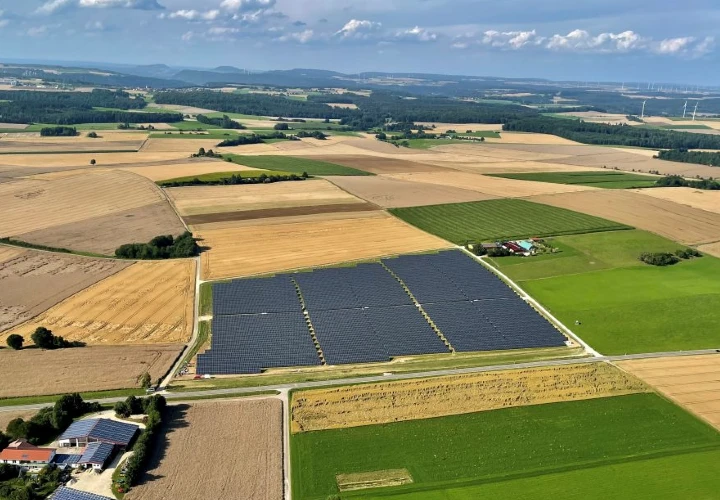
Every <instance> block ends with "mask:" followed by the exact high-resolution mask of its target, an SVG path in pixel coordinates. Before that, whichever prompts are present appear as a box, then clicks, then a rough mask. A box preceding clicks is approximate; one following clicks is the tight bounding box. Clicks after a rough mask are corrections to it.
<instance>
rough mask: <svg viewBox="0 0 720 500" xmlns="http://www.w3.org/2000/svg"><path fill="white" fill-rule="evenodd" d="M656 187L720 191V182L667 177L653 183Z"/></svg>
mask: <svg viewBox="0 0 720 500" xmlns="http://www.w3.org/2000/svg"><path fill="white" fill-rule="evenodd" d="M655 185H656V186H657V187H689V188H693V189H705V190H708V191H718V190H720V182H718V181H714V180H712V179H698V180H695V179H692V180H691V179H686V178H684V177H683V176H681V175H667V176H665V177H663V178H662V179H658V180H657V181H656V182H655Z"/></svg>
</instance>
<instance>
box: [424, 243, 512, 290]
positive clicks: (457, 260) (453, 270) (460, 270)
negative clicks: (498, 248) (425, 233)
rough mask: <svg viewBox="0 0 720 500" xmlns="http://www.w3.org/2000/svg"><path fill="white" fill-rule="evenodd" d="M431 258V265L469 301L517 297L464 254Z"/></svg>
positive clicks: (505, 285)
mask: <svg viewBox="0 0 720 500" xmlns="http://www.w3.org/2000/svg"><path fill="white" fill-rule="evenodd" d="M431 257H432V259H430V261H429V262H430V263H431V265H432V266H433V267H435V268H436V269H437V270H438V271H440V272H442V273H443V274H444V275H445V276H446V277H447V278H448V279H450V280H451V281H452V282H453V283H454V284H455V286H456V287H457V288H458V289H460V290H461V291H462V293H463V295H464V296H465V297H467V298H468V299H469V300H478V299H503V298H510V297H516V296H517V294H516V293H515V292H514V291H513V289H512V288H510V287H509V286H508V285H507V284H506V283H504V282H503V281H502V280H501V279H500V278H498V277H497V276H496V275H495V274H493V273H492V272H491V271H490V270H488V269H486V268H485V267H484V266H483V265H482V264H480V263H479V262H476V261H475V260H474V259H473V258H472V257H470V256H469V255H467V254H465V253H463V252H460V251H457V250H453V251H449V252H440V253H439V254H438V255H433V256H431Z"/></svg>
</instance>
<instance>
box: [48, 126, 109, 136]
mask: <svg viewBox="0 0 720 500" xmlns="http://www.w3.org/2000/svg"><path fill="white" fill-rule="evenodd" d="M91 133H92V134H95V132H91ZM76 135H78V131H77V129H76V128H75V127H67V126H63V125H59V126H57V127H43V128H41V129H40V136H42V137H74V136H76ZM88 137H92V138H97V134H95V136H91V135H90V134H88Z"/></svg>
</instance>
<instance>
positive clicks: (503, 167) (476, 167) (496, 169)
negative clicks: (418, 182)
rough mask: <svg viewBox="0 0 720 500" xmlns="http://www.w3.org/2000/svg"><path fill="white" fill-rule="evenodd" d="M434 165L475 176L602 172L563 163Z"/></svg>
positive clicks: (457, 163) (596, 169) (528, 162)
mask: <svg viewBox="0 0 720 500" xmlns="http://www.w3.org/2000/svg"><path fill="white" fill-rule="evenodd" d="M435 164H436V165H449V166H450V167H451V168H453V169H455V170H461V171H463V172H472V173H476V174H520V173H530V172H598V171H599V172H604V171H605V170H604V169H600V168H592V167H590V168H586V167H576V166H574V165H565V164H563V163H546V162H539V161H503V162H498V163H494V162H478V163H468V162H454V163H453V164H451V165H450V164H447V163H443V162H436V163H435Z"/></svg>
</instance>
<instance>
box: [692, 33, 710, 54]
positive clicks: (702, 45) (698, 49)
mask: <svg viewBox="0 0 720 500" xmlns="http://www.w3.org/2000/svg"><path fill="white" fill-rule="evenodd" d="M713 50H715V37H714V36H706V37H705V38H704V39H703V40H702V41H700V42H699V43H698V44H697V45H695V47H693V53H694V55H696V56H704V55H705V54H709V53H710V52H712V51H713Z"/></svg>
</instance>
